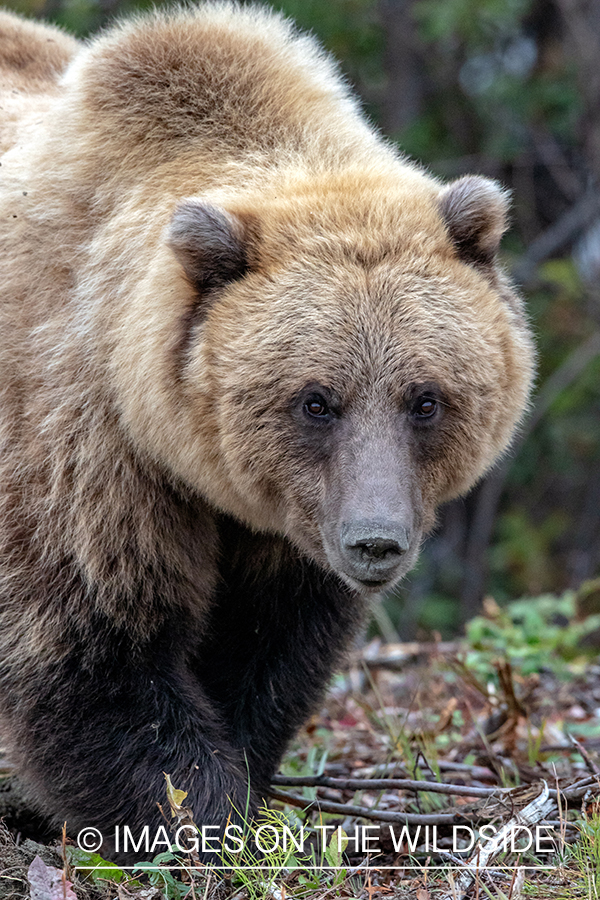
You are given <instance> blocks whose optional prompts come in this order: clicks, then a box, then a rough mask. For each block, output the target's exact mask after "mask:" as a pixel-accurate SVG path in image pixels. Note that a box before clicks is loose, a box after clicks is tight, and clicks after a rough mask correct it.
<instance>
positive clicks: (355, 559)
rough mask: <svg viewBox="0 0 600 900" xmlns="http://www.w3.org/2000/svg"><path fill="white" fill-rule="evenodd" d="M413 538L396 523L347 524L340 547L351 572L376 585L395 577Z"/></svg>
mask: <svg viewBox="0 0 600 900" xmlns="http://www.w3.org/2000/svg"><path fill="white" fill-rule="evenodd" d="M410 537H411V535H410V532H409V530H408V529H407V528H405V527H404V526H403V525H400V524H397V523H395V522H373V521H365V520H363V521H359V522H351V523H344V524H343V525H342V527H341V530H340V547H341V550H342V554H343V557H344V562H345V563H346V566H345V567H346V569H347V571H348V574H349V575H352V577H354V578H356V579H357V580H358V581H362V582H363V583H365V584H368V585H373V586H374V585H378V584H384V583H386V582H388V581H391V580H393V579H394V577H395V574H396V572H397V569H398V567H399V566H400V564H401V562H402V557H403V556H404V554H405V553H406V551H407V550H408V549H409V547H410Z"/></svg>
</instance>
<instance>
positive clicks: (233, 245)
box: [147, 173, 533, 593]
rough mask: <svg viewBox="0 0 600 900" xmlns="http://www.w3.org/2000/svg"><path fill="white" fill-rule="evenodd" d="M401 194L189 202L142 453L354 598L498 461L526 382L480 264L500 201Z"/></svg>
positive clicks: (514, 334) (469, 193) (516, 315)
mask: <svg viewBox="0 0 600 900" xmlns="http://www.w3.org/2000/svg"><path fill="white" fill-rule="evenodd" d="M406 181H407V183H406V184H402V185H400V186H398V185H391V184H390V182H389V179H386V178H383V177H382V176H379V175H373V176H372V178H371V179H369V178H367V177H366V176H365V175H364V173H362V174H360V176H359V175H356V176H350V175H349V174H348V173H345V174H343V175H339V176H328V178H327V180H323V181H322V182H320V183H315V180H314V179H313V180H312V181H311V182H307V183H306V184H302V183H298V184H295V185H291V186H290V185H289V184H286V185H284V186H283V187H281V188H280V189H279V190H278V191H274V192H271V193H270V195H269V196H268V197H264V198H263V197H260V196H257V195H256V193H254V194H252V193H249V194H248V195H245V196H244V197H243V198H242V199H240V198H239V197H238V198H237V199H236V198H232V199H229V200H228V199H227V197H226V196H223V197H219V195H211V196H201V197H197V198H195V197H190V198H188V199H185V200H182V201H180V202H179V203H178V205H177V206H176V208H175V211H174V212H173V214H172V218H171V221H170V224H169V226H168V228H167V230H166V232H165V235H164V242H165V245H166V248H167V249H168V252H169V253H170V254H171V257H172V263H173V270H172V271H170V273H169V276H168V278H169V279H171V281H172V279H175V280H177V279H179V282H178V284H177V287H176V289H175V288H170V290H171V293H176V294H177V296H178V297H179V298H180V300H179V302H180V314H178V315H179V318H178V322H179V325H178V329H179V330H178V335H177V339H176V340H175V339H174V340H173V341H172V342H171V346H170V348H169V354H170V359H171V360H172V361H173V360H174V362H173V363H172V366H171V371H172V373H173V375H172V379H171V382H170V383H169V385H168V387H165V390H164V394H165V396H166V395H167V394H168V396H169V403H170V408H171V423H172V425H171V429H170V434H169V435H166V433H161V435H160V436H159V437H157V439H156V440H155V441H152V442H150V443H152V444H153V446H152V449H153V452H154V453H155V454H157V455H159V456H160V457H161V458H162V461H163V462H164V463H166V464H167V465H168V466H170V467H171V469H172V470H174V471H175V472H176V473H177V474H178V475H179V476H181V477H183V478H184V479H185V480H186V482H187V483H189V484H191V485H192V486H193V487H195V488H196V489H197V490H199V491H200V492H201V493H202V494H203V495H204V496H205V497H206V498H207V499H208V500H209V501H210V502H211V503H212V504H213V505H215V506H216V507H218V508H220V509H221V510H223V511H225V512H227V513H229V514H231V515H234V516H236V517H238V518H239V519H241V520H242V521H244V522H245V523H247V524H248V525H249V526H250V527H252V528H253V529H256V530H265V531H271V532H276V533H279V534H282V535H285V536H286V537H287V538H289V540H290V541H291V542H292V543H293V544H294V545H295V546H296V547H298V548H299V549H300V550H301V552H303V553H305V554H307V555H309V556H310V557H311V558H313V559H315V560H316V561H317V562H319V563H320V564H321V565H323V566H324V567H326V568H328V569H330V570H333V571H334V572H336V573H337V574H338V575H339V576H340V577H341V578H342V579H344V580H345V581H346V582H347V583H348V584H350V585H351V586H352V587H353V588H355V589H358V590H360V591H363V592H367V593H368V592H372V591H376V590H381V589H382V588H383V587H387V586H389V585H391V584H392V583H394V582H395V581H397V580H398V579H399V578H400V577H402V576H403V575H404V574H405V573H406V572H407V571H408V569H409V568H410V567H411V566H412V565H413V564H414V562H415V559H416V556H417V554H418V550H419V545H420V543H421V539H422V537H423V535H424V533H426V532H427V531H428V530H430V529H431V527H432V526H433V524H434V520H435V509H436V507H437V506H438V505H439V504H440V503H443V502H444V501H446V500H449V499H450V498H452V497H455V496H457V495H458V494H461V493H463V492H465V491H466V490H468V489H469V487H471V486H472V485H473V484H474V483H475V482H476V481H477V480H478V479H479V478H480V477H481V476H482V474H483V473H484V472H485V471H486V470H487V469H488V468H489V467H490V466H491V465H492V463H493V462H494V460H495V459H497V457H498V456H499V455H500V454H501V453H502V452H503V451H504V450H505V448H506V447H507V445H508V444H509V442H510V439H511V436H512V434H513V431H514V429H515V426H516V424H517V423H518V421H519V419H520V418H521V416H522V414H523V411H524V409H525V407H526V404H527V398H528V394H529V390H530V384H531V378H532V369H533V351H532V345H531V340H530V335H529V331H528V328H527V324H526V321H525V319H524V316H523V312H522V308H521V303H520V300H519V298H518V297H517V296H516V295H515V293H514V292H513V291H512V289H511V287H510V286H509V284H508V282H507V280H506V279H505V278H504V276H503V275H502V273H501V272H500V270H499V268H498V265H497V260H496V256H497V251H498V246H499V242H500V238H501V236H502V233H503V231H504V230H505V226H506V210H507V200H506V197H505V194H504V192H503V191H502V190H501V189H500V188H499V187H498V185H497V184H495V183H494V182H491V181H488V180H486V179H484V178H479V177H469V178H463V179H460V180H459V181H457V182H454V183H453V184H450V185H449V186H447V187H445V188H441V187H440V186H439V185H438V184H437V183H436V182H434V181H433V179H430V178H425V177H423V176H421V177H419V178H417V177H416V176H415V177H414V178H413V179H412V180H411V179H410V178H407V179H406ZM161 260H162V262H161V265H162V266H163V267H164V265H165V262H164V258H162V257H161ZM163 283H167V282H165V281H164V280H163ZM168 283H171V282H170V281H169V282H168ZM182 297H184V298H185V301H183V300H181V298H182ZM170 365H171V363H170ZM167 368H168V367H167ZM166 377H167V376H165V378H166ZM169 377H171V376H169ZM157 396H158V395H157ZM157 402H158V401H157ZM151 415H152V411H151V409H149V410H148V419H147V421H149V419H150V417H151ZM152 427H154V426H152Z"/></svg>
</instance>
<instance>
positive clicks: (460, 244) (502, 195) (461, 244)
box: [438, 175, 509, 269]
mask: <svg viewBox="0 0 600 900" xmlns="http://www.w3.org/2000/svg"><path fill="white" fill-rule="evenodd" d="M438 203H439V208H440V212H441V214H442V218H443V219H444V221H445V223H446V226H447V228H448V233H449V235H450V239H451V240H452V243H453V244H454V246H455V247H456V250H457V252H458V255H459V257H460V258H461V259H462V260H463V262H466V263H470V264H472V265H475V266H478V267H479V268H482V269H486V268H489V267H491V266H492V264H493V263H494V260H495V258H496V254H497V253H498V249H499V247H500V239H501V237H502V235H503V234H504V232H505V231H506V228H507V226H508V208H509V197H508V194H507V192H506V191H504V190H503V189H502V188H501V187H500V185H499V184H498V183H497V182H496V181H491V180H490V179H489V178H482V177H480V176H477V175H468V176H466V177H465V178H459V179H458V181H454V182H452V184H449V185H448V186H447V187H446V188H444V190H443V191H442V192H441V194H440V196H439V200H438Z"/></svg>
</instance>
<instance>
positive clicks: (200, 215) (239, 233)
mask: <svg viewBox="0 0 600 900" xmlns="http://www.w3.org/2000/svg"><path fill="white" fill-rule="evenodd" d="M166 240H167V244H168V245H169V247H170V248H171V250H172V251H173V253H174V254H175V256H176V257H177V259H178V260H179V262H180V263H181V266H182V268H183V271H184V272H185V274H186V277H187V279H188V281H189V282H190V283H191V284H193V285H194V287H196V288H197V289H198V291H199V293H200V294H204V293H207V292H209V291H213V290H215V289H218V288H220V287H223V286H224V285H226V284H228V283H229V282H231V281H235V280H236V279H237V278H241V277H242V276H243V275H244V274H245V273H246V271H247V270H248V258H247V236H246V227H245V225H244V223H243V222H242V221H241V220H240V219H238V218H237V217H236V216H233V215H231V214H230V213H228V212H226V211H225V210H224V209H222V208H221V207H220V206H213V204H211V203H205V202H203V201H202V200H195V199H193V198H190V199H188V200H183V201H182V202H181V203H179V204H178V206H177V208H176V209H175V212H174V213H173V218H172V219H171V222H170V224H169V226H168V228H167V233H166Z"/></svg>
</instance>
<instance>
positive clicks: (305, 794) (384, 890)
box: [0, 595, 600, 900]
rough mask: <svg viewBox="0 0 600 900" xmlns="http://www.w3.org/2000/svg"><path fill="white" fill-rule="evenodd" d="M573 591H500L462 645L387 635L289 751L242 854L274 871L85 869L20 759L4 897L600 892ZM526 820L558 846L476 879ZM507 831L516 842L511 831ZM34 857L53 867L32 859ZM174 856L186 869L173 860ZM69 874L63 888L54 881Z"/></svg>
mask: <svg viewBox="0 0 600 900" xmlns="http://www.w3.org/2000/svg"><path fill="white" fill-rule="evenodd" d="M575 599H576V598H574V597H573V596H572V595H571V596H568V597H567V596H566V595H565V597H563V598H539V600H535V601H533V600H532V601H526V602H523V601H521V602H520V603H515V604H512V606H511V607H509V609H508V610H500V609H499V608H498V607H497V606H496V605H495V604H494V603H493V601H489V600H488V601H487V605H486V614H485V615H484V616H482V617H479V618H478V619H476V620H474V622H472V623H471V624H470V626H469V627H468V630H467V639H466V640H462V641H456V642H453V643H443V642H440V641H437V642H435V641H434V642H430V643H427V644H410V645H408V644H395V645H390V644H386V645H383V644H381V643H380V642H379V641H378V640H373V641H371V642H368V643H365V644H364V646H362V647H361V648H360V649H357V650H356V652H355V653H354V655H353V657H352V659H351V661H350V664H349V666H348V668H347V670H346V671H345V672H344V673H342V674H341V675H339V676H338V677H337V678H336V679H335V681H334V683H333V685H332V686H331V689H330V692H329V694H328V696H327V699H326V702H325V704H324V706H323V708H322V709H321V710H320V712H319V714H318V715H316V716H314V717H313V718H312V719H311V721H310V722H309V723H308V724H307V725H306V727H305V728H304V729H303V731H302V733H301V734H300V735H299V736H298V738H297V740H296V741H295V743H294V746H293V747H292V748H291V749H290V751H289V753H288V754H287V756H286V758H285V760H284V763H283V766H282V769H281V774H280V776H278V778H277V783H276V784H274V786H273V797H272V801H271V807H272V809H271V811H270V812H269V813H267V814H266V816H267V817H266V819H265V820H264V823H266V826H265V827H264V828H263V832H262V834H263V843H262V844H261V846H262V849H263V851H265V852H264V855H263V857H262V858H261V859H258V858H254V859H250V858H249V857H248V856H247V857H246V858H245V859H246V865H249V864H251V863H252V862H254V863H260V865H261V866H262V869H261V871H260V873H259V872H258V871H256V870H255V871H253V870H250V869H248V868H246V869H242V870H238V871H237V872H236V871H234V870H233V869H232V867H231V863H232V860H233V859H234V857H232V856H230V857H229V858H228V859H226V860H224V870H222V871H219V872H213V873H211V874H207V873H206V872H205V871H204V872H199V871H198V870H197V869H196V870H194V865H193V863H194V860H193V853H192V854H191V856H190V855H187V856H186V855H185V854H184V855H183V856H182V854H179V855H178V857H177V858H176V857H174V856H171V855H170V854H169V853H167V854H165V853H164V852H162V856H160V857H158V854H159V853H160V852H161V851H164V850H165V847H160V848H158V850H157V851H156V852H155V853H154V854H152V853H151V852H149V853H148V858H147V859H144V855H143V853H142V856H141V857H140V859H141V860H144V861H145V862H148V863H149V864H150V863H151V860H152V858H153V857H154V865H153V866H152V867H151V869H150V870H149V871H148V872H147V873H146V875H145V876H143V877H141V878H140V877H139V875H137V877H134V876H132V875H131V872H130V871H127V872H124V871H122V870H119V869H117V868H113V869H112V870H110V871H106V870H104V871H102V872H100V871H97V872H94V873H92V874H90V873H89V872H88V873H87V874H86V873H84V872H83V871H82V870H81V869H79V870H76V869H75V866H77V865H80V866H81V865H82V864H83V863H86V864H87V866H91V865H93V864H94V863H97V862H98V859H97V858H93V857H86V856H85V855H83V856H82V855H81V854H80V853H79V852H78V851H77V849H76V848H75V846H74V839H75V837H76V836H75V835H69V834H67V835H66V837H65V838H62V839H61V836H60V835H57V834H54V835H52V834H51V832H50V831H49V830H48V829H47V828H44V826H43V823H42V822H41V821H40V820H39V819H37V818H36V817H35V816H32V815H31V814H30V813H29V812H28V811H27V807H26V805H24V804H23V803H20V802H19V801H18V789H17V787H16V786H15V783H14V780H13V779H12V774H13V773H12V772H11V770H10V766H9V765H8V763H6V764H5V766H4V768H3V769H2V772H3V774H4V775H5V779H4V782H3V785H2V787H3V789H2V790H1V791H0V804H3V807H2V811H3V812H4V813H5V830H4V831H3V832H2V833H1V835H0V898H2V900H4V898H9V897H11V898H12V897H15V898H17V897H28V896H31V897H33V898H35V900H74V898H78V900H97V898H103V900H112V898H118V900H125V898H129V897H133V898H136V900H139V898H142V897H143V898H145V900H158V898H159V897H160V896H165V897H167V898H174V900H183V898H185V897H189V898H195V897H196V898H199V897H203V898H205V900H229V898H232V897H236V898H239V900H242V898H244V897H246V896H247V897H248V898H249V900H261V898H265V900H266V898H268V897H269V896H273V897H274V898H275V900H283V898H285V897H290V896H293V897H310V898H312V897H314V898H321V897H323V898H325V897H327V898H329V897H356V898H360V900H363V898H364V900H376V898H378V897H389V898H398V900H436V898H443V900H451V898H459V897H465V898H481V900H483V898H485V897H489V898H492V900H507V898H510V900H517V898H519V897H538V898H540V900H551V898H556V900H567V898H577V897H583V898H585V897H590V898H592V897H596V896H597V893H596V891H597V890H598V887H599V886H600V852H599V850H598V846H599V845H600V815H599V813H598V809H599V806H600V800H596V799H595V797H596V796H600V778H599V777H598V772H599V771H600V758H598V757H597V755H596V751H597V750H600V665H598V664H597V663H596V661H595V652H596V651H595V650H594V647H593V640H594V635H593V627H594V625H595V624H596V622H595V619H594V618H592V617H590V618H589V619H588V620H581V619H578V618H577V616H576V615H575V612H574V610H575V608H576V602H575ZM586 633H587V635H588V637H587V638H586V637H585V634H586ZM590 643H591V644H592V646H591V648H590V647H589V646H587V645H589V644H590ZM597 762H598V767H597ZM90 777H92V776H90ZM382 778H383V779H385V781H384V782H383V784H382V782H381V779H382ZM357 781H358V784H357ZM544 783H545V784H546V785H547V788H548V790H549V791H553V790H556V788H557V786H558V787H559V788H560V791H561V794H560V805H559V806H557V805H556V803H553V800H552V796H550V797H549V799H548V801H547V804H549V805H547V807H546V812H545V814H542V813H543V812H544V811H543V810H541V811H540V809H536V803H538V805H539V803H541V802H542V801H543V799H544V798H543V796H542V797H541V799H540V795H541V793H542V792H543V790H544ZM363 785H365V787H364V788H363ZM173 787H174V789H175V790H173V791H172V792H171V795H170V805H171V809H172V812H173V814H174V816H175V818H174V819H172V817H170V816H168V815H167V816H166V821H168V820H170V821H176V822H178V823H179V824H180V825H181V824H184V825H185V824H186V823H189V822H190V821H191V820H190V818H189V812H188V811H187V810H186V808H185V798H184V797H183V796H181V794H180V793H178V792H177V790H176V788H177V785H174V786H173ZM284 798H285V800H286V802H285V804H284V802H283V801H284ZM536 798H537V800H536ZM277 810H280V812H277ZM407 814H408V815H409V817H412V818H409V819H408V824H406V822H407V820H406V819H404V816H405V815H407ZM519 816H520V817H521V818H518V817H519ZM523 816H525V818H524V819H523ZM519 822H520V823H521V825H522V826H523V827H522V829H521V832H520V835H519V837H518V838H517V839H516V844H515V847H516V849H517V851H518V850H519V848H522V847H523V842H527V836H528V835H529V834H531V835H532V834H534V832H535V833H536V834H537V832H536V828H537V827H542V826H541V822H544V823H545V824H547V825H548V826H549V831H548V832H546V830H545V826H544V834H547V833H548V834H552V835H553V842H554V843H553V844H552V842H551V843H550V844H543V843H542V845H541V850H542V851H543V850H544V849H545V850H547V851H549V852H547V853H546V854H544V852H540V853H539V854H537V856H536V854H535V853H532V852H528V853H519V852H515V853H511V852H508V853H506V854H502V853H501V854H500V855H498V854H494V855H491V856H489V859H488V861H487V865H486V866H485V867H483V866H482V871H479V872H476V871H474V872H473V874H472V875H469V873H468V871H466V865H465V864H467V865H468V863H469V862H470V861H471V862H473V861H474V860H475V857H474V852H475V851H474V850H469V849H468V848H466V849H465V850H463V849H461V846H460V843H461V840H462V839H463V838H465V840H466V839H467V836H468V835H470V834H471V833H473V834H475V829H476V828H478V827H481V826H482V825H488V826H490V827H491V830H490V831H489V832H488V834H487V836H488V837H490V836H491V834H492V833H497V832H500V834H501V835H502V834H503V833H505V834H506V835H510V836H512V834H513V833H514V826H515V823H519ZM511 823H512V826H513V829H512V832H511V830H510V826H511ZM284 825H287V826H288V828H289V829H291V832H290V833H293V834H294V835H295V836H296V838H297V839H298V836H299V835H300V833H301V832H302V830H303V829H304V833H305V834H306V836H307V839H306V843H305V846H304V848H303V851H302V852H299V851H294V852H293V853H292V850H291V849H287V850H286V851H285V852H284V851H283V850H282V849H281V847H279V848H278V849H277V850H274V849H272V845H270V844H269V841H268V840H266V839H265V838H264V835H265V834H266V835H267V836H268V837H269V839H273V835H275V833H276V832H278V833H281V834H283V832H284V827H283V826H284ZM403 825H405V831H404V833H402V826H403ZM434 825H436V830H435V832H434ZM322 826H327V828H326V829H323V827H322ZM426 826H429V827H428V828H427V827H426ZM457 826H462V828H463V831H462V832H461V831H460V828H458V830H457ZM339 828H341V829H342V831H339V830H335V829H339ZM502 828H504V829H505V832H501V831H500V829H502ZM369 829H370V830H369ZM419 829H420V830H419ZM434 833H435V837H434ZM457 833H458V835H459V840H458V844H457V843H456V836H455V835H456V834H457ZM324 835H325V839H323V837H324ZM365 835H366V838H365ZM346 838H348V839H349V841H348V843H347V846H346V852H345V853H342V852H340V851H341V850H343V849H344V845H346ZM425 838H426V839H425ZM505 839H506V840H509V843H508V845H507V848H508V850H509V851H510V839H511V837H508V838H505ZM357 840H358V846H356V841H357ZM365 840H366V843H364V844H363V843H362V842H363V841H365ZM36 842H37V843H36ZM266 844H268V846H265V845H266ZM361 844H362V846H361ZM409 845H410V846H409ZM482 846H483V851H482V852H485V850H486V849H489V848H490V844H489V842H488V843H487V844H485V843H484V844H483V845H482ZM373 848H375V851H374V852H369V850H373ZM248 852H250V851H248ZM36 855H38V856H40V857H41V860H42V862H41V863H39V862H38V863H36V864H35V865H36V866H37V867H38V870H32V869H30V868H29V867H30V865H31V863H32V860H33V859H34V858H35V856H36ZM156 857H158V860H157V859H156ZM480 859H481V858H480ZM237 861H238V860H237V859H236V860H235V862H237ZM484 861H485V860H484ZM161 863H162V865H160V864H161ZM176 864H177V865H182V866H183V868H178V869H175V868H171V869H169V868H168V866H174V865H176ZM40 866H41V870H40ZM44 866H46V868H44ZM47 867H50V868H47ZM520 867H521V868H520ZM58 870H60V871H58ZM36 871H37V875H36ZM39 871H41V873H42V875H41V876H40V874H39ZM61 871H62V873H63V876H62V877H63V880H62V882H60V883H58V882H57V883H56V884H55V886H54V888H51V884H52V878H53V877H54V878H55V880H56V879H58V878H59V876H60V872H61ZM28 872H29V876H28ZM48 873H49V874H48ZM52 873H54V875H52ZM28 877H29V883H28ZM36 877H37V878H38V882H36ZM40 877H42V880H44V878H45V879H46V880H45V887H44V885H42V887H41V888H40V885H39V878H40ZM107 877H108V878H109V879H110V880H109V881H107V880H106V879H107ZM133 879H134V880H133ZM71 883H72V885H73V886H72V887H71V886H70V885H71ZM31 884H34V885H36V887H35V890H37V893H35V892H34V888H33V887H32V888H31V891H32V893H31V894H30V893H29V888H30V885H31ZM44 890H45V891H46V893H44V892H43V891H44ZM52 890H56V891H58V893H52V892H51V891H52ZM40 891H42V892H41V893H40Z"/></svg>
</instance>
